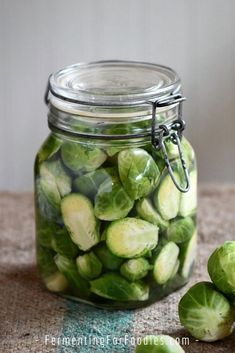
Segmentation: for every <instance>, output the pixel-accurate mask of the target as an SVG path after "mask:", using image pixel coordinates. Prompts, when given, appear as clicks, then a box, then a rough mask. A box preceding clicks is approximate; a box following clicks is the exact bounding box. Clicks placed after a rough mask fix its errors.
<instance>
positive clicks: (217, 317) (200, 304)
mask: <svg viewBox="0 0 235 353" xmlns="http://www.w3.org/2000/svg"><path fill="white" fill-rule="evenodd" d="M179 318H180V322H181V324H182V325H183V326H184V327H185V328H186V329H187V330H188V331H189V332H190V333H191V335H192V336H194V337H195V338H197V339H199V340H201V341H205V342H214V341H217V340H220V339H223V338H225V337H227V336H229V335H230V334H231V333H232V326H233V322H234V320H235V314H234V308H233V307H232V305H231V304H230V302H229V301H228V299H227V298H226V297H225V296H224V295H223V294H222V293H220V292H219V291H218V290H217V289H216V287H215V286H214V285H213V284H212V283H209V282H200V283H197V284H195V285H194V286H193V287H191V288H190V289H189V290H188V292H187V293H186V294H185V295H184V296H183V297H182V299H181V300H180V302H179Z"/></svg>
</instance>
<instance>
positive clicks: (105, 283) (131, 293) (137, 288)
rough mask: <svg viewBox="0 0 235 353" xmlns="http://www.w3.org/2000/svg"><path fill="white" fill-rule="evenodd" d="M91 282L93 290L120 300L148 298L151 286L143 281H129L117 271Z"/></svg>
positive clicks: (100, 294) (98, 293)
mask: <svg viewBox="0 0 235 353" xmlns="http://www.w3.org/2000/svg"><path fill="white" fill-rule="evenodd" d="M90 283H91V292H93V293H95V294H97V295H99V296H100V297H103V298H107V299H113V300H118V301H126V300H147V299H148V296H149V287H148V286H147V285H146V284H143V283H142V282H132V283H130V282H128V281H127V280H126V279H125V278H123V277H121V276H120V275H118V274H117V273H115V272H109V273H106V274H104V275H103V276H101V277H100V278H98V279H95V280H93V281H91V282H90Z"/></svg>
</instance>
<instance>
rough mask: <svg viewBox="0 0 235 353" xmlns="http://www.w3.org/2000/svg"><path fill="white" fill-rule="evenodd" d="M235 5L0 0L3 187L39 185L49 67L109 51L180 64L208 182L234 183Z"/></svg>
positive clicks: (216, 1)
mask: <svg viewBox="0 0 235 353" xmlns="http://www.w3.org/2000/svg"><path fill="white" fill-rule="evenodd" d="M234 14H235V1H234V0H225V1H221V0H201V1H200V0H199V1H193V0H177V1H174V0H171V1H165V0H84V1H82V0H67V1H63V0H40V1H38V0H21V1H16V0H0V77H1V79H0V124H1V126H0V159H1V163H0V189H6V190H17V191H21V190H31V189H32V185H33V161H34V156H35V154H36V151H37V150H38V148H39V147H40V145H41V144H42V142H43V140H44V139H45V137H46V135H47V134H48V127H47V116H46V112H47V109H46V106H45V105H44V103H43V94H44V90H45V86H46V82H47V78H48V75H49V74H50V73H51V72H53V71H56V70H58V69H59V68H61V67H64V66H66V65H69V64H72V63H76V62H80V61H92V60H103V59H131V60H142V61H150V62H155V63H159V64H164V65H167V66H170V67H172V68H174V69H175V70H176V71H177V72H178V74H179V75H180V77H181V79H182V84H183V90H184V94H185V95H186V96H187V98H188V100H187V102H186V103H185V104H184V112H183V113H184V119H185V120H186V121H187V132H186V136H187V137H188V138H189V139H190V141H191V142H192V144H193V145H194V147H195V150H196V152H197V155H198V164H199V178H200V182H224V183H226V182H227V183H228V182H233V181H234V179H235V137H234V131H235V113H234V111H235V109H234V104H235V20H234Z"/></svg>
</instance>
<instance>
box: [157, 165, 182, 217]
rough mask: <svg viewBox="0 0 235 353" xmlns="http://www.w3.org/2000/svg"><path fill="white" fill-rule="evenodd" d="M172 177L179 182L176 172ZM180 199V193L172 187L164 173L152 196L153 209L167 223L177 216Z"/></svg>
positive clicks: (171, 182) (170, 180)
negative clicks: (154, 208)
mask: <svg viewBox="0 0 235 353" xmlns="http://www.w3.org/2000/svg"><path fill="white" fill-rule="evenodd" d="M173 170H174V169H173ZM174 175H175V178H176V180H177V181H178V182H180V177H179V174H178V172H177V171H176V170H174ZM180 199H181V192H180V191H179V190H178V189H177V187H176V186H175V185H174V183H173V181H172V179H171V176H170V174H168V173H166V174H165V175H164V176H163V178H162V180H161V182H160V184H159V187H158V189H157V190H156V192H155V194H154V200H153V201H154V205H155V207H156V208H157V210H158V211H159V213H160V215H161V216H162V217H163V218H164V219H165V220H167V221H168V220H170V219H173V218H175V217H176V216H177V214H178V212H179V208H180Z"/></svg>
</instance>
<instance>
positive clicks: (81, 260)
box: [76, 251, 102, 280]
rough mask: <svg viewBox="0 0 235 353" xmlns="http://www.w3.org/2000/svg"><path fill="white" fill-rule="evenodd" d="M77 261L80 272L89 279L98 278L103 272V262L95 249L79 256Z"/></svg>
mask: <svg viewBox="0 0 235 353" xmlns="http://www.w3.org/2000/svg"><path fill="white" fill-rule="evenodd" d="M76 263H77V268H78V272H79V273H80V275H81V276H82V277H83V278H85V279H87V280H91V279H94V278H97V277H98V276H99V275H100V274H101V271H102V263H101V262H100V260H99V259H98V257H97V256H96V255H95V254H94V252H93V251H91V252H89V253H86V254H84V255H80V256H78V257H77V259H76Z"/></svg>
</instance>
